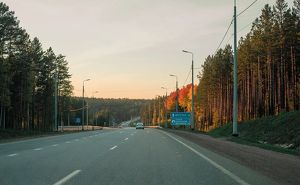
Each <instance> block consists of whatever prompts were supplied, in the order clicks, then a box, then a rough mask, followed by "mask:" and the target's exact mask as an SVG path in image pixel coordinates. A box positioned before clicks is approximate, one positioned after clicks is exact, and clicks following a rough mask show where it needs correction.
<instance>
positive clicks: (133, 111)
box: [59, 97, 150, 126]
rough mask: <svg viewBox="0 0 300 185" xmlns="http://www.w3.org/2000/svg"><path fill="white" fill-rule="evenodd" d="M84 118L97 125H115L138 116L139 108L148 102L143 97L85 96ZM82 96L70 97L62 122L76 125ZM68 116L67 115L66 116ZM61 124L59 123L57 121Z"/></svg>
mask: <svg viewBox="0 0 300 185" xmlns="http://www.w3.org/2000/svg"><path fill="white" fill-rule="evenodd" d="M85 102H86V103H85V106H87V107H88V109H86V110H88V111H86V110H85V114H84V116H85V117H84V120H85V123H86V120H87V115H88V119H89V121H88V122H89V124H91V125H98V126H116V125H118V124H119V123H121V122H123V121H127V120H130V119H132V118H135V117H139V116H140V110H141V108H142V107H143V106H144V105H145V104H147V103H148V102H150V100H143V99H125V98H124V99H103V98H85ZM81 108H82V98H81V97H72V98H71V103H70V109H69V110H68V115H66V114H65V115H64V117H62V120H61V121H63V122H64V124H65V125H66V123H68V124H70V125H76V124H78V123H76V118H80V119H81V118H82V109H81ZM67 116H68V117H67ZM59 124H61V123H59Z"/></svg>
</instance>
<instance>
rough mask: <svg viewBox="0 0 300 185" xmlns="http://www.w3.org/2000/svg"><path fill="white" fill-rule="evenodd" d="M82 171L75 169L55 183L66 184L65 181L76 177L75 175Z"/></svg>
mask: <svg viewBox="0 0 300 185" xmlns="http://www.w3.org/2000/svg"><path fill="white" fill-rule="evenodd" d="M80 172H81V170H75V171H73V172H72V173H70V174H69V175H67V176H65V177H64V178H62V179H61V180H59V181H57V182H56V183H54V184H53V185H62V184H64V183H65V182H67V181H68V180H70V179H71V178H72V177H74V176H75V175H77V174H78V173H80Z"/></svg>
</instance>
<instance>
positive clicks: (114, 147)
mask: <svg viewBox="0 0 300 185" xmlns="http://www.w3.org/2000/svg"><path fill="white" fill-rule="evenodd" d="M117 147H118V146H117V145H115V146H113V147H111V148H110V150H113V149H115V148H117Z"/></svg>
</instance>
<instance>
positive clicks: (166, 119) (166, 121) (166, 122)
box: [161, 87, 168, 128]
mask: <svg viewBox="0 0 300 185" xmlns="http://www.w3.org/2000/svg"><path fill="white" fill-rule="evenodd" d="M161 88H162V89H165V90H166V97H165V128H167V127H168V111H167V98H168V89H167V88H166V87H161Z"/></svg>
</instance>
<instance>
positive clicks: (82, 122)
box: [81, 78, 91, 130]
mask: <svg viewBox="0 0 300 185" xmlns="http://www.w3.org/2000/svg"><path fill="white" fill-rule="evenodd" d="M90 80H91V79H89V78H88V79H85V80H83V82H82V120H81V126H82V130H84V129H83V125H84V107H85V106H84V82H87V81H90Z"/></svg>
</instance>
